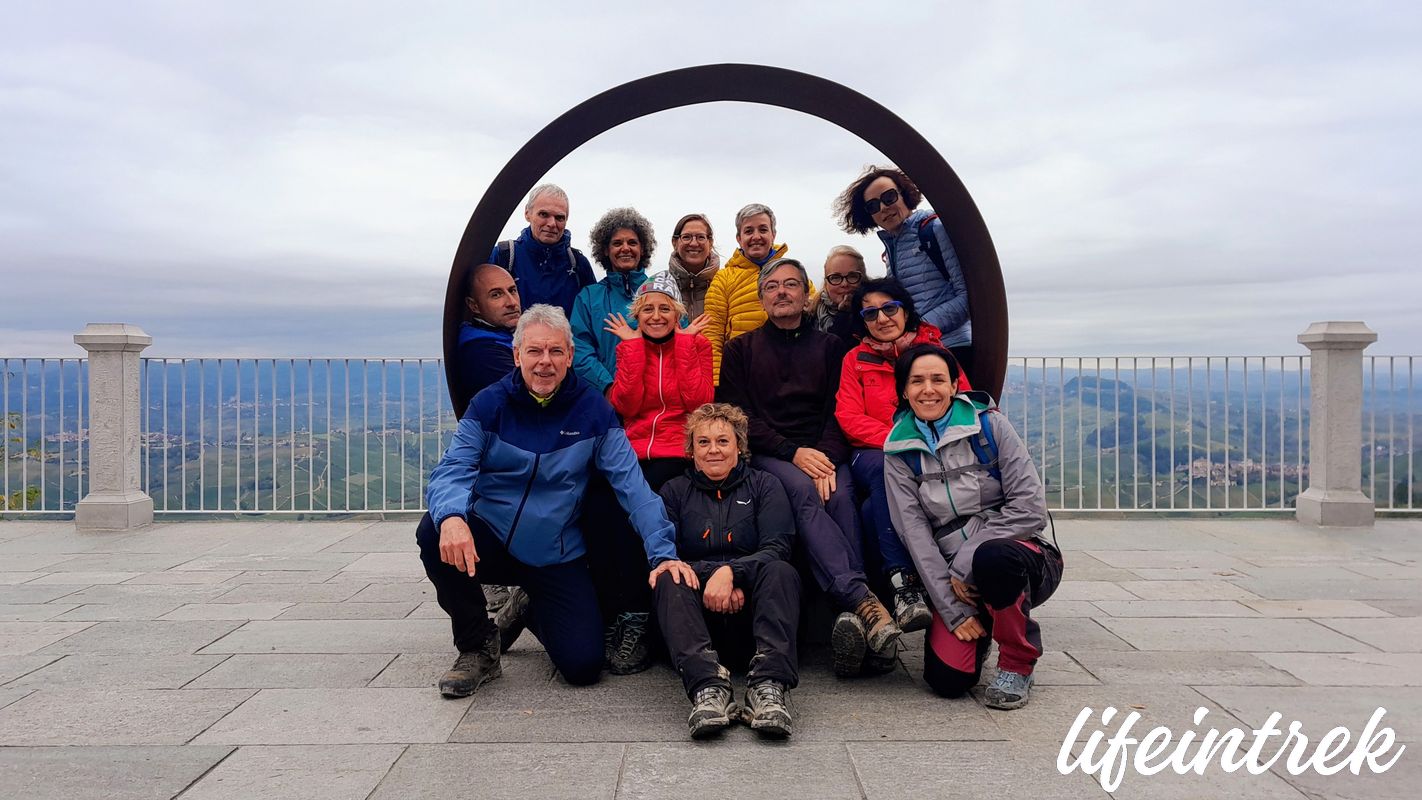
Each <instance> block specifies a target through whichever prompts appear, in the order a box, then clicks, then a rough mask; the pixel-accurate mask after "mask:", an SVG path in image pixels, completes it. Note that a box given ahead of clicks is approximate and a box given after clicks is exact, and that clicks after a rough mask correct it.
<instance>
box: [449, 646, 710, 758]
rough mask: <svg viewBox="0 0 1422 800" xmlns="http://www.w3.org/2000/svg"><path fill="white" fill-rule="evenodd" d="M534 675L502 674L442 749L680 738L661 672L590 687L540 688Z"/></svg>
mask: <svg viewBox="0 0 1422 800" xmlns="http://www.w3.org/2000/svg"><path fill="white" fill-rule="evenodd" d="M535 663H536V662H535ZM446 668H447V667H446ZM541 672H542V670H541V669H521V670H517V671H514V670H511V669H510V668H508V667H506V668H505V672H504V677H502V678H499V679H498V680H496V681H493V682H491V683H489V684H486V685H485V686H484V687H483V688H481V689H480V690H479V693H478V694H477V695H475V701H474V705H473V707H471V708H470V709H469V713H468V714H467V715H465V717H464V719H463V720H462V721H460V723H459V727H458V728H456V729H455V731H454V733H452V734H450V737H449V741H452V742H550V741H562V742H641V741H652V742H656V741H667V740H668V738H669V737H670V738H672V739H676V738H679V737H680V736H681V735H682V734H683V733H684V732H685V730H686V713H687V711H689V710H690V709H689V707H687V700H686V695H685V694H684V693H683V691H682V688H681V681H680V680H679V679H678V678H677V677H676V675H675V674H674V673H673V672H672V671H671V670H669V669H666V668H665V667H654V668H652V669H650V670H648V671H646V672H643V673H640V674H637V675H622V676H616V675H605V676H604V677H603V679H602V680H601V681H599V682H597V683H596V684H593V685H592V686H569V685H567V684H566V683H563V682H562V681H561V680H556V679H554V680H551V681H541V680H538V678H539V676H540V673H541ZM515 676H517V677H516V678H515ZM508 678H515V680H507V679H508ZM520 679H521V680H520ZM421 691H427V690H421Z"/></svg>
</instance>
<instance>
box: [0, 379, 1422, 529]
mask: <svg viewBox="0 0 1422 800" xmlns="http://www.w3.org/2000/svg"><path fill="white" fill-rule="evenodd" d="M1416 360H1417V358H1416V357H1413V356H1365V357H1364V361H1363V370H1364V374H1363V384H1364V385H1363V451H1364V452H1363V454H1362V456H1363V458H1362V468H1363V491H1364V492H1365V493H1367V494H1368V495H1369V496H1370V497H1372V498H1374V499H1375V501H1376V505H1377V510H1378V511H1379V512H1380V513H1388V512H1407V511H1416V510H1418V509H1419V507H1422V502H1419V500H1422V476H1419V475H1418V473H1417V470H1416V466H1417V464H1416V459H1417V454H1418V449H1419V445H1422V442H1419V440H1418V437H1417V427H1418V424H1417V423H1418V417H1419V413H1422V411H1419V408H1418V405H1417V404H1418V403H1419V402H1422V393H1418V392H1415V391H1414V390H1415V388H1416V387H1417V383H1418V376H1417V373H1416V369H1415V366H1416ZM141 363H142V366H141V373H140V379H141V385H142V400H141V409H142V411H141V431H142V434H141V443H140V453H141V465H142V485H143V487H144V488H145V490H146V491H147V492H148V494H149V495H150V496H151V497H152V498H153V501H154V509H155V512H156V513H159V514H165V513H169V514H171V513H224V514H231V513H260V514H296V515H302V514H310V515H320V514H345V513H363V512H418V511H421V510H423V506H424V489H425V483H426V481H427V479H428V475H429V472H430V470H431V469H432V468H433V466H434V465H435V463H437V462H438V460H439V457H440V455H441V454H442V453H443V452H444V449H445V447H446V446H447V445H448V443H449V439H450V436H451V435H452V433H453V429H454V424H455V420H454V417H453V414H452V413H451V411H450V409H449V403H448V393H447V391H446V388H445V384H444V369H443V364H442V362H441V361H440V360H439V359H411V358H385V359H347V358H261V359H234V358H187V359H166V358H148V359H143V360H142V362H141ZM1308 370H1309V358H1308V357H1307V356H1209V357H1169V356H1167V357H1154V356H1137V357H1130V356H1121V357H1103V358H1060V357H1025V358H1024V357H1015V358H1010V359H1009V363H1008V369H1007V379H1006V384H1005V389H1004V392H1003V395H1004V396H1003V399H1002V403H1001V406H1002V410H1003V411H1004V413H1005V414H1006V415H1007V416H1008V419H1009V420H1010V421H1011V422H1012V424H1013V426H1014V427H1015V428H1016V429H1017V431H1018V433H1019V434H1020V435H1021V436H1022V437H1023V439H1024V440H1025V441H1026V442H1027V445H1028V447H1029V449H1030V450H1031V452H1032V454H1033V458H1034V459H1035V460H1036V462H1037V466H1038V469H1039V470H1040V471H1041V473H1042V476H1043V478H1044V480H1045V482H1046V485H1047V499H1048V504H1049V505H1050V506H1051V507H1052V508H1054V509H1066V510H1076V511H1109V512H1133V511H1156V512H1171V511H1177V512H1178V511H1207V512H1209V511H1218V512H1236V511H1249V512H1290V511H1292V510H1293V507H1294V498H1295V497H1296V496H1297V495H1298V493H1299V492H1300V491H1302V489H1303V488H1304V487H1306V486H1307V485H1308V437H1309V424H1308V422H1309V420H1308V415H1309V372H1308ZM0 373H3V374H2V375H0V415H3V416H0V420H3V433H4V437H3V440H4V441H3V444H2V445H0V455H3V461H0V466H2V467H3V469H2V470H0V472H3V475H0V513H3V514H6V515H23V514H34V513H64V512H71V511H73V509H74V506H75V504H76V503H77V501H78V500H79V499H80V498H82V497H83V496H84V493H85V487H86V486H87V469H88V458H87V408H88V397H87V392H88V380H87V364H86V362H85V360H84V359H73V358H70V359H49V358H8V359H0Z"/></svg>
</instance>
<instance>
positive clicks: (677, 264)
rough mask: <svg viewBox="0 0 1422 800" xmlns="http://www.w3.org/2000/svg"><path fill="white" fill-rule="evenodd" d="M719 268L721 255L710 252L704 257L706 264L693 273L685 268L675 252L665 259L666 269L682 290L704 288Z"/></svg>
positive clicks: (690, 290)
mask: <svg viewBox="0 0 1422 800" xmlns="http://www.w3.org/2000/svg"><path fill="white" fill-rule="evenodd" d="M720 269H721V257H720V256H718V255H716V254H715V253H712V254H711V255H709V256H707V258H706V266H705V268H703V269H702V270H701V271H700V272H695V273H693V272H692V271H691V270H689V269H687V268H686V267H685V266H684V265H683V264H682V263H681V259H680V258H678V257H677V255H676V253H672V255H671V258H670V259H668V260H667V271H668V272H670V273H671V274H672V277H674V278H676V282H677V285H679V286H680V287H681V290H682V291H683V292H694V291H700V290H702V289H705V288H707V287H709V286H710V285H711V279H712V278H714V277H716V273H717V272H719V271H720Z"/></svg>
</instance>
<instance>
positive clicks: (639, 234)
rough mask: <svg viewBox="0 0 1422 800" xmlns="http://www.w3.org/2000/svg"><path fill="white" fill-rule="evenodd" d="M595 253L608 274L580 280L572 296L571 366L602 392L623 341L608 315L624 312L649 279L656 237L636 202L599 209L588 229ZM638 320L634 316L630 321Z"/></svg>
mask: <svg viewBox="0 0 1422 800" xmlns="http://www.w3.org/2000/svg"><path fill="white" fill-rule="evenodd" d="M588 237H589V239H591V243H592V254H593V258H595V259H597V263H598V265H599V266H601V267H602V268H603V270H604V271H606V272H607V276H606V277H604V278H603V279H602V280H600V281H598V282H597V283H594V284H592V285H591V286H584V287H583V289H582V291H580V292H578V297H577V299H576V300H574V301H573V315H572V317H570V318H569V320H568V321H569V322H570V323H571V324H572V326H573V339H574V340H575V342H576V344H575V346H574V348H573V371H574V372H576V373H577V374H578V377H579V378H582V379H583V380H585V381H587V382H588V383H590V384H592V386H593V388H594V389H596V390H597V391H598V393H600V394H602V395H606V394H607V390H608V389H609V388H610V387H611V386H612V379H613V376H615V375H616V374H617V345H618V343H620V342H621V341H622V339H621V338H620V337H618V335H617V334H616V333H613V331H612V330H611V329H609V328H608V316H609V315H612V314H620V315H622V316H624V317H625V316H627V309H628V308H630V307H631V305H632V300H633V299H634V298H636V296H637V287H639V286H641V285H642V283H643V282H644V281H646V280H647V265H648V264H649V263H651V261H652V252H653V251H654V250H656V247H657V240H656V236H655V234H654V233H653V232H652V223H651V222H649V221H648V220H647V218H646V217H644V216H642V215H641V214H639V213H637V209H635V208H614V209H612V210H611V211H608V212H607V213H606V214H603V215H602V219H600V220H598V221H597V224H596V225H594V226H593V229H592V233H590V234H589V235H588ZM630 324H631V325H633V327H635V326H636V321H635V320H634V321H632V322H631V323H630Z"/></svg>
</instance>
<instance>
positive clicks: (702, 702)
mask: <svg viewBox="0 0 1422 800" xmlns="http://www.w3.org/2000/svg"><path fill="white" fill-rule="evenodd" d="M736 713H737V709H736V702H735V698H734V697H733V696H732V695H731V686H730V684H720V683H713V684H711V685H710V686H707V687H705V688H703V689H701V690H699V691H697V693H696V696H695V697H694V698H692V701H691V716H689V717H687V718H686V727H688V728H690V729H691V738H693V739H704V738H706V737H708V736H713V735H715V734H717V733H719V732H721V731H723V730H725V729H726V728H728V727H730V725H731V719H732V717H734V716H735V715H736Z"/></svg>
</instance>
